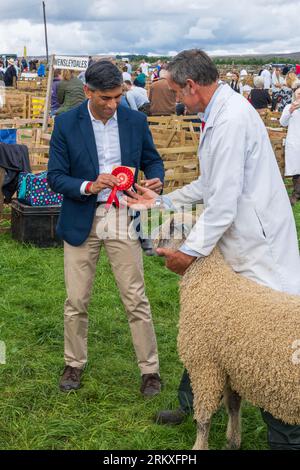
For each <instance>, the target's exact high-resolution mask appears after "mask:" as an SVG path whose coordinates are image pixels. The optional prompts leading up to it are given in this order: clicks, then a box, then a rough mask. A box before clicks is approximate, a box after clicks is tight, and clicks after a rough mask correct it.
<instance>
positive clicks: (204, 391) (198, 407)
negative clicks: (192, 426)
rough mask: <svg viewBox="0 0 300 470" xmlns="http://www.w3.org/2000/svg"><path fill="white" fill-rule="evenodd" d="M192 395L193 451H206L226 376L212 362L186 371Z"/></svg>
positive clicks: (202, 363) (203, 363)
mask: <svg viewBox="0 0 300 470" xmlns="http://www.w3.org/2000/svg"><path fill="white" fill-rule="evenodd" d="M188 372H189V375H190V378H191V384H192V389H193V393H194V411H195V415H194V416H195V420H196V421H197V437H196V442H195V444H194V447H193V450H208V437H209V430H210V423H211V418H212V416H213V414H214V413H215V412H216V411H217V409H218V408H219V406H220V402H221V399H222V394H223V390H224V388H225V384H226V375H225V374H224V373H223V371H222V370H221V369H219V368H218V367H216V365H215V364H213V363H212V362H208V363H206V364H205V362H204V361H201V366H200V367H199V365H198V364H195V365H193V367H190V368H189V369H188Z"/></svg>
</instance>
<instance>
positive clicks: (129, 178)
mask: <svg viewBox="0 0 300 470" xmlns="http://www.w3.org/2000/svg"><path fill="white" fill-rule="evenodd" d="M111 174H112V175H114V176H116V177H117V178H118V179H119V181H120V184H119V185H118V186H114V188H113V190H112V191H111V193H110V195H109V198H108V199H107V203H106V204H105V209H106V210H108V209H109V208H110V206H111V205H112V203H113V202H115V203H116V206H117V207H119V205H120V204H119V200H118V198H117V191H126V190H127V189H129V188H131V186H132V185H133V183H134V177H133V173H132V171H131V170H130V169H129V168H127V166H118V167H117V168H115V169H114V170H113V171H112V173H111Z"/></svg>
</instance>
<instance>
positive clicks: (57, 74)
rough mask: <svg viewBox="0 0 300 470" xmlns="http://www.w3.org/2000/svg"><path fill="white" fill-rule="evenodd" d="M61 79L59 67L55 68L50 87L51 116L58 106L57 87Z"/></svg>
mask: <svg viewBox="0 0 300 470" xmlns="http://www.w3.org/2000/svg"><path fill="white" fill-rule="evenodd" d="M61 80H62V71H61V70H60V69H55V70H54V77H53V82H52V89H51V116H55V114H56V112H57V110H58V108H59V106H60V105H59V101H58V98H57V89H58V85H59V84H60V81H61Z"/></svg>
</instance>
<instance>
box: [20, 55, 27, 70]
mask: <svg viewBox="0 0 300 470" xmlns="http://www.w3.org/2000/svg"><path fill="white" fill-rule="evenodd" d="M27 69H28V63H27V60H26V59H25V57H22V59H21V72H26V70H27Z"/></svg>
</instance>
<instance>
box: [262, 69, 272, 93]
mask: <svg viewBox="0 0 300 470" xmlns="http://www.w3.org/2000/svg"><path fill="white" fill-rule="evenodd" d="M260 76H261V77H262V78H263V79H264V89H265V90H269V89H270V88H271V82H272V77H271V73H270V72H269V70H267V69H264V70H263V71H262V73H261V75H260Z"/></svg>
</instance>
